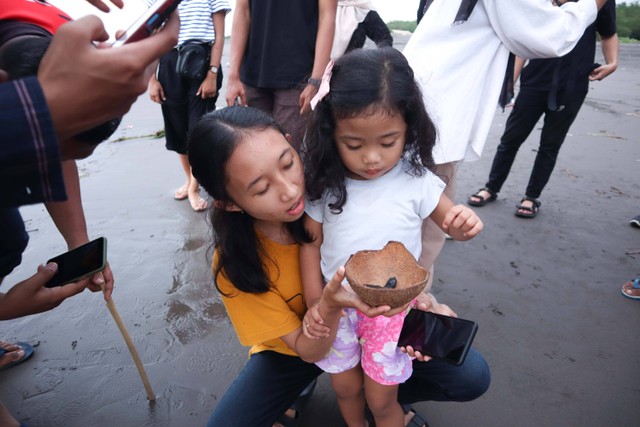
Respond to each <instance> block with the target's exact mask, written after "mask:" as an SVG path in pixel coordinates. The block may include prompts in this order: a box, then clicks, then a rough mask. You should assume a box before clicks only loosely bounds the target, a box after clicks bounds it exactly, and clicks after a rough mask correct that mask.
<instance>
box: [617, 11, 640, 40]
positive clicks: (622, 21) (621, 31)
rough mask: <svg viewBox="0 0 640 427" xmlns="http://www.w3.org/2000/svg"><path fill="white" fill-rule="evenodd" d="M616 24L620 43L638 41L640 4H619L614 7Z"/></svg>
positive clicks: (639, 34)
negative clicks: (631, 40)
mask: <svg viewBox="0 0 640 427" xmlns="http://www.w3.org/2000/svg"><path fill="white" fill-rule="evenodd" d="M616 23H617V24H618V37H620V41H622V40H628V39H635V40H634V42H637V41H638V40H640V4H627V3H620V4H618V5H617V6H616Z"/></svg>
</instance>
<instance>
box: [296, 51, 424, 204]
mask: <svg viewBox="0 0 640 427" xmlns="http://www.w3.org/2000/svg"><path fill="white" fill-rule="evenodd" d="M330 87H331V89H330V91H329V93H328V94H327V95H326V96H325V97H324V99H323V100H322V101H320V102H319V103H318V105H317V106H316V109H315V111H314V114H312V116H311V119H310V123H309V126H308V128H307V133H306V138H305V142H304V146H303V149H302V158H303V162H304V168H305V182H306V186H307V195H308V197H309V198H310V199H311V200H317V199H320V198H321V197H322V195H323V194H325V192H328V193H329V194H330V195H331V196H332V197H331V201H332V202H331V203H330V204H329V207H330V208H331V209H332V210H333V211H335V212H338V213H339V212H341V211H342V207H343V206H344V204H345V203H346V201H347V191H346V187H345V177H346V172H347V171H346V170H345V168H344V166H343V164H342V161H341V160H340V155H339V154H338V149H337V148H336V144H335V140H334V131H335V127H336V121H338V120H341V119H346V118H352V117H358V116H361V115H369V114H377V113H382V114H400V115H401V116H402V117H403V118H404V121H405V123H406V124H407V133H406V135H405V147H404V154H403V156H404V158H406V159H407V160H408V161H409V163H410V164H411V166H412V168H411V171H410V172H411V173H412V174H414V175H416V176H419V175H422V174H423V173H424V171H425V168H428V169H433V167H434V162H433V155H432V150H433V146H434V145H435V142H436V128H435V126H434V124H433V122H432V121H431V119H430V118H429V115H428V114H427V111H426V110H425V106H424V103H423V100H422V92H421V91H420V88H419V87H418V84H417V83H416V81H415V78H414V74H413V70H412V69H411V67H410V66H409V63H408V62H407V60H406V58H405V57H404V55H402V53H400V52H399V51H397V50H396V49H394V48H391V47H385V48H379V49H357V50H353V51H351V52H349V53H347V54H345V55H344V56H342V57H341V58H339V59H338V60H337V61H336V62H335V65H334V67H333V75H332V77H331V82H330Z"/></svg>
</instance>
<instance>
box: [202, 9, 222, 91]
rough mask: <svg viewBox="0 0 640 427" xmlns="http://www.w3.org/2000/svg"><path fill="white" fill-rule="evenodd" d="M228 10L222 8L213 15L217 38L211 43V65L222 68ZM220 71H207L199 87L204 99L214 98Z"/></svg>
mask: <svg viewBox="0 0 640 427" xmlns="http://www.w3.org/2000/svg"><path fill="white" fill-rule="evenodd" d="M226 14H227V11H226V10H221V11H218V12H215V13H214V14H212V15H211V19H212V20H213V29H214V31H215V33H216V38H215V40H214V41H213V44H212V45H211V56H210V58H209V66H215V67H218V68H220V67H221V66H222V65H221V62H222V50H223V49H224V17H225V16H226ZM217 78H218V73H212V72H211V71H207V75H206V76H205V78H204V81H203V82H202V84H201V85H200V88H199V89H198V93H199V94H200V96H201V97H202V99H207V98H213V97H214V96H216V94H217V93H218V89H219V88H218V86H217Z"/></svg>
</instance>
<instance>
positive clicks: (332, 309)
mask: <svg viewBox="0 0 640 427" xmlns="http://www.w3.org/2000/svg"><path fill="white" fill-rule="evenodd" d="M343 279H344V267H340V269H338V271H337V272H336V274H335V275H334V276H333V277H332V278H331V280H330V281H329V283H327V284H326V286H325V287H324V289H323V290H322V295H321V297H320V300H319V301H318V310H319V312H320V315H321V316H322V318H323V319H324V324H325V325H326V326H328V327H329V328H330V331H331V332H330V333H329V334H328V335H327V336H325V337H320V338H315V339H314V338H309V337H307V336H306V335H305V334H304V333H302V328H303V327H305V326H304V325H302V326H301V327H300V328H298V329H296V330H295V331H293V332H291V333H289V334H287V335H284V336H283V337H281V338H282V340H283V341H284V342H285V344H287V345H288V346H289V347H290V348H291V349H292V350H294V351H295V352H296V353H297V354H298V355H299V356H300V358H302V360H304V361H305V362H309V363H313V362H317V361H318V360H320V359H322V358H323V357H325V356H326V354H327V352H328V351H329V349H330V348H331V344H333V341H334V339H335V337H336V333H337V331H338V322H339V321H340V317H341V315H342V309H343V308H344V307H354V308H357V309H358V310H360V311H361V312H362V313H364V314H365V315H366V316H369V317H375V316H379V315H382V314H384V313H385V312H387V311H389V309H390V307H389V306H380V307H370V306H368V305H367V304H365V303H364V302H362V300H361V299H360V298H359V297H358V296H357V295H356V294H352V293H350V292H348V291H347V290H346V289H344V287H343V286H342V281H343Z"/></svg>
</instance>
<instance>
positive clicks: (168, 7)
mask: <svg viewBox="0 0 640 427" xmlns="http://www.w3.org/2000/svg"><path fill="white" fill-rule="evenodd" d="M181 1H182V0H156V1H155V3H153V4H152V5H151V6H149V9H147V10H146V11H145V12H144V13H143V14H142V15H140V17H139V18H138V19H136V20H135V22H134V23H133V24H131V26H130V27H129V28H128V29H127V31H125V32H124V34H122V35H121V36H120V37H118V38H117V39H116V41H115V42H114V43H113V44H112V45H111V46H112V47H118V46H122V45H124V44H126V43H131V42H135V41H138V40H142V39H144V38H145V37H149V36H150V35H151V34H153V32H154V31H155V30H157V29H158V28H160V27H161V26H162V24H164V22H165V21H166V20H167V19H168V18H169V15H171V12H173V11H174V10H176V7H178V4H179V3H180V2H181Z"/></svg>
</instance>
